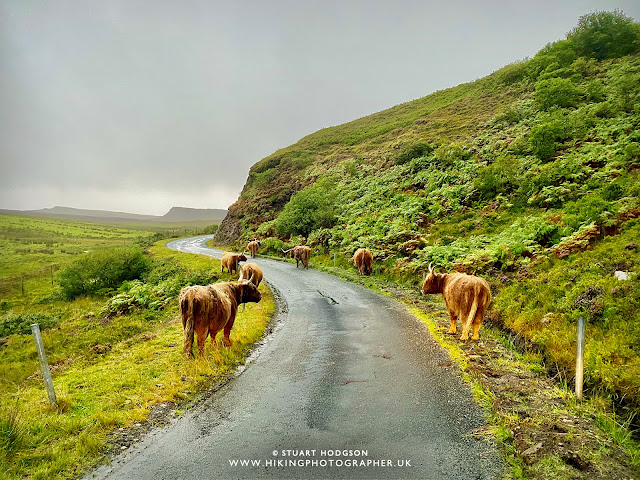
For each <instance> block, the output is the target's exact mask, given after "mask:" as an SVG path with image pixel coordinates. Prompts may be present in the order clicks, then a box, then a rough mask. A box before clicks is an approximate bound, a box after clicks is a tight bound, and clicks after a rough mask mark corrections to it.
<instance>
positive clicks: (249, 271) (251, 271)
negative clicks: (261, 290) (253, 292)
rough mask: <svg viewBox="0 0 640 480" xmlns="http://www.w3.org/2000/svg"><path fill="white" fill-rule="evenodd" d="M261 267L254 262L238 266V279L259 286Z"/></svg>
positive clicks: (261, 276)
mask: <svg viewBox="0 0 640 480" xmlns="http://www.w3.org/2000/svg"><path fill="white" fill-rule="evenodd" d="M262 278H263V275H262V269H261V268H260V267H259V266H258V265H257V264H256V263H245V264H244V265H241V266H240V277H239V278H238V281H239V282H241V281H243V280H248V281H250V282H251V283H253V284H254V285H255V286H256V287H259V286H260V282H261V281H262Z"/></svg>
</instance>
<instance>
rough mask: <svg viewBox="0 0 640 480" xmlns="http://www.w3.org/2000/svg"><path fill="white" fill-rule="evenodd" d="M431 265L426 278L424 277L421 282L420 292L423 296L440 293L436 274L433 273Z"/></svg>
mask: <svg viewBox="0 0 640 480" xmlns="http://www.w3.org/2000/svg"><path fill="white" fill-rule="evenodd" d="M431 265H432V264H431V263H430V264H429V272H428V273H427V276H426V277H424V281H423V282H422V288H421V289H420V291H421V292H422V294H423V295H426V294H427V293H440V291H441V290H440V282H439V281H438V280H439V278H438V274H437V273H435V272H434V271H433V267H432V266H431Z"/></svg>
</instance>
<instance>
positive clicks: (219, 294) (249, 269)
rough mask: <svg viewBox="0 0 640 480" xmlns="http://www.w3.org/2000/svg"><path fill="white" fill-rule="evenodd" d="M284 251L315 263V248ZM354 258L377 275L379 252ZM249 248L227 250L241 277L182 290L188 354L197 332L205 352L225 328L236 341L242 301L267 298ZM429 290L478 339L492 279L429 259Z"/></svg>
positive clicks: (224, 261)
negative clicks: (436, 265)
mask: <svg viewBox="0 0 640 480" xmlns="http://www.w3.org/2000/svg"><path fill="white" fill-rule="evenodd" d="M259 248H260V242H259V241H257V240H253V241H252V242H249V244H248V245H247V249H248V250H249V253H250V254H251V257H252V258H255V257H256V255H257V254H258V249H259ZM282 253H283V254H284V255H288V254H290V255H291V257H292V258H293V259H295V261H296V268H298V266H299V264H300V263H302V266H303V267H304V268H309V258H310V257H311V248H310V247H308V246H306V245H301V246H297V247H293V248H290V249H289V250H282ZM352 260H353V263H354V265H355V267H356V268H357V269H358V273H359V274H360V275H371V273H372V272H373V254H372V253H371V251H370V250H368V249H366V248H359V249H358V250H356V252H355V253H354V255H353V258H352ZM246 261H247V257H246V255H245V253H244V252H243V253H240V254H238V253H230V252H225V253H223V254H222V258H221V261H220V264H221V270H222V272H224V270H225V268H226V269H227V271H228V272H229V273H239V277H238V281H237V282H221V283H216V284H213V285H207V286H201V285H193V286H189V287H185V288H183V289H182V290H181V291H180V296H179V302H180V310H181V312H182V327H183V329H184V353H185V355H186V356H187V357H188V358H193V341H194V334H197V336H198V340H197V344H198V354H199V355H200V356H202V355H203V353H204V343H205V340H206V339H207V336H211V345H212V346H215V345H216V341H215V338H216V334H217V333H218V332H219V331H220V330H223V331H224V332H223V337H224V338H223V344H224V345H225V346H230V345H231V340H230V339H229V334H230V332H231V328H232V327H233V323H234V322H235V319H236V314H237V312H238V307H239V306H240V304H243V303H249V302H259V301H260V300H261V299H262V296H261V294H260V292H259V291H258V287H259V286H260V282H261V281H262V279H263V273H262V270H261V269H260V267H259V266H258V265H257V264H256V263H252V262H250V263H245V264H244V265H240V262H246ZM420 291H421V292H422V294H423V295H425V294H427V293H441V294H442V296H443V297H444V303H445V305H446V307H447V311H448V312H449V316H450V317H451V327H450V329H449V333H450V334H453V335H455V334H456V331H457V320H458V318H459V319H460V321H461V323H462V335H461V336H460V340H468V339H469V331H470V330H471V329H473V334H472V336H471V338H472V340H478V330H479V329H480V326H481V325H482V320H483V318H484V312H485V310H486V308H487V307H488V306H489V304H490V303H491V289H490V287H489V284H488V283H487V281H486V280H484V279H483V278H480V277H476V276H473V275H467V274H464V273H458V272H453V273H436V272H435V271H434V270H433V268H432V265H431V264H429V271H428V273H427V274H426V275H425V278H424V281H423V283H422V288H421V290H420Z"/></svg>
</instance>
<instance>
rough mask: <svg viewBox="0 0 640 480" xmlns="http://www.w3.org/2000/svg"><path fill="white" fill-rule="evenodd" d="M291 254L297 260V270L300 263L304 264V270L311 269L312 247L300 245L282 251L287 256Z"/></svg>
mask: <svg viewBox="0 0 640 480" xmlns="http://www.w3.org/2000/svg"><path fill="white" fill-rule="evenodd" d="M289 252H292V253H291V256H292V257H293V258H295V260H296V268H298V265H299V264H300V262H302V266H303V267H304V268H309V258H310V257H311V247H308V246H306V245H298V246H297V247H293V248H290V249H289V250H282V253H284V254H285V255H286V254H287V253H289Z"/></svg>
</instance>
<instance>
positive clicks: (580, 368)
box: [576, 317, 585, 400]
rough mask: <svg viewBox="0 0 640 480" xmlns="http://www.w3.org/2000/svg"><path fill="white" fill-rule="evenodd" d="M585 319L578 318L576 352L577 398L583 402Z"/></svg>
mask: <svg viewBox="0 0 640 480" xmlns="http://www.w3.org/2000/svg"><path fill="white" fill-rule="evenodd" d="M584 333H585V321H584V317H580V318H578V348H577V352H576V398H577V399H578V400H582V384H583V380H584Z"/></svg>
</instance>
